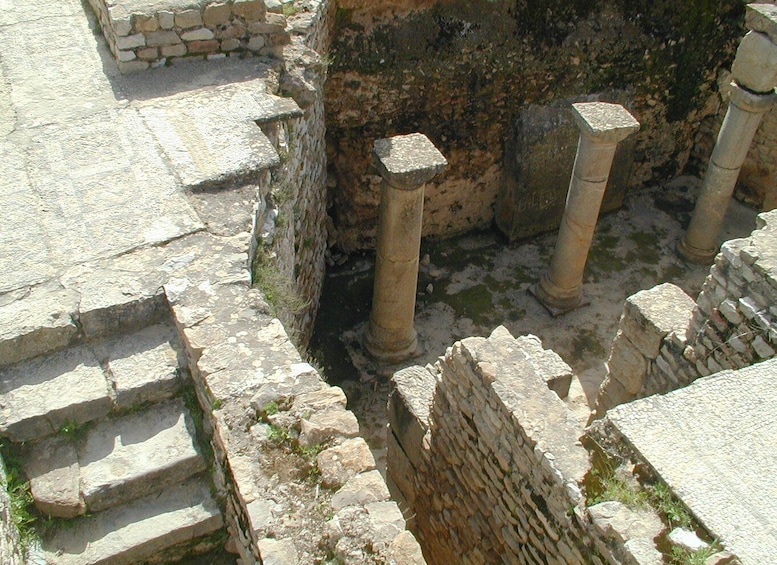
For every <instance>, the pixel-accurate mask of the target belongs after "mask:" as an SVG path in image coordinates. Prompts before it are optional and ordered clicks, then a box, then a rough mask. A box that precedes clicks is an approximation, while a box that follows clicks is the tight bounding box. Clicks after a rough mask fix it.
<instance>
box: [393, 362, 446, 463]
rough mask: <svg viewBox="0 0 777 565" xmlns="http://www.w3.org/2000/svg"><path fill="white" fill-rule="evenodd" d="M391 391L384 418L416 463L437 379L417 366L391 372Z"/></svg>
mask: <svg viewBox="0 0 777 565" xmlns="http://www.w3.org/2000/svg"><path fill="white" fill-rule="evenodd" d="M391 379H392V381H393V382H394V386H395V389H394V392H392V393H391V396H389V401H388V421H389V425H390V427H391V432H392V433H393V434H394V436H396V440H397V442H398V443H399V445H401V446H402V449H403V450H404V451H405V452H406V453H407V457H408V458H409V460H410V462H411V463H412V464H413V465H418V464H420V460H421V451H422V444H423V439H424V435H425V434H426V432H427V430H428V429H429V411H430V410H431V406H432V401H433V399H434V391H435V388H436V387H437V380H436V378H435V376H434V374H432V373H431V372H429V370H427V369H426V368H424V367H419V366H418V365H412V366H410V367H406V368H404V369H401V370H399V371H397V372H396V373H394V376H393V377H392V378H391Z"/></svg>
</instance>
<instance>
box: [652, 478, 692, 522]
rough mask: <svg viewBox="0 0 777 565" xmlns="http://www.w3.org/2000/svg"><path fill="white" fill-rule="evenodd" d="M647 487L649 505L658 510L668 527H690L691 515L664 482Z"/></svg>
mask: <svg viewBox="0 0 777 565" xmlns="http://www.w3.org/2000/svg"><path fill="white" fill-rule="evenodd" d="M648 489H649V500H650V504H651V506H653V507H654V508H655V509H656V510H658V512H659V513H660V514H661V515H662V517H663V518H664V520H665V521H666V523H667V524H669V527H670V528H677V527H681V528H686V529H692V527H693V519H692V518H691V515H690V514H688V511H687V510H686V509H685V506H683V504H682V502H680V501H679V500H677V499H676V498H675V497H674V495H673V494H672V492H671V491H670V490H669V487H668V486H666V484H664V483H655V484H654V485H651V486H649V487H648Z"/></svg>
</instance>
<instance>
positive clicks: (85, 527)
mask: <svg viewBox="0 0 777 565" xmlns="http://www.w3.org/2000/svg"><path fill="white" fill-rule="evenodd" d="M210 491H211V489H210V482H209V481H208V480H207V479H206V478H205V477H204V476H202V475H199V476H196V477H193V478H191V479H189V480H187V481H185V482H183V483H181V484H180V485H175V486H171V487H169V488H165V489H163V490H161V491H159V492H158V493H155V494H152V495H150V496H146V497H144V498H141V499H138V500H134V501H132V502H131V503H128V504H126V505H124V506H120V507H115V508H111V509H108V510H105V511H103V512H99V513H97V514H93V515H91V516H88V517H82V518H78V519H76V520H73V521H71V522H70V523H68V524H66V525H64V526H63V527H60V528H59V529H58V530H56V531H55V532H54V533H53V534H52V535H51V536H50V537H48V538H47V539H45V540H44V541H43V549H44V552H45V557H46V560H47V562H48V563H49V565H101V564H105V565H108V564H110V565H124V564H128V563H140V562H152V561H154V558H155V557H157V556H159V555H160V554H163V552H164V553H165V554H166V553H168V552H169V551H170V548H173V547H175V546H177V545H180V544H185V545H186V546H187V547H188V546H190V545H191V544H192V543H193V542H194V541H195V540H196V539H197V538H201V537H203V536H207V535H209V534H213V533H215V532H217V531H218V530H219V529H221V528H222V527H223V519H222V515H221V512H220V510H219V507H218V505H217V504H216V501H215V500H214V499H213V496H212V495H211V492H210Z"/></svg>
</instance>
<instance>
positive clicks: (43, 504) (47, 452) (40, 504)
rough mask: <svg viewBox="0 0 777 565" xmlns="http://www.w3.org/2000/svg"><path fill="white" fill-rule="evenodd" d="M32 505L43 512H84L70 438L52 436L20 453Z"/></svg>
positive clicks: (61, 514) (65, 514)
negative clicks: (28, 484)
mask: <svg viewBox="0 0 777 565" xmlns="http://www.w3.org/2000/svg"><path fill="white" fill-rule="evenodd" d="M22 467H23V469H24V474H25V475H26V476H27V478H28V479H29V481H30V490H31V491H32V497H33V499H34V500H35V507H36V508H37V509H38V510H40V511H41V512H42V513H43V514H45V515H47V516H53V517H55V518H75V517H76V516H79V515H81V514H83V513H84V512H86V506H85V505H84V501H83V499H82V498H81V493H80V489H79V484H80V483H79V466H78V456H77V454H76V448H75V445H74V443H73V441H72V440H71V439H70V438H66V437H61V436H54V437H51V438H46V439H44V440H43V441H41V442H39V443H36V444H35V445H33V446H32V447H31V448H30V449H29V451H27V452H26V453H25V454H24V455H23V457H22Z"/></svg>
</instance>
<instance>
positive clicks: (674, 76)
mask: <svg viewBox="0 0 777 565" xmlns="http://www.w3.org/2000/svg"><path fill="white" fill-rule="evenodd" d="M742 15H743V4H742V3H741V2H735V1H730V0H720V1H718V0H693V1H691V2H686V3H683V5H682V6H681V7H680V8H679V9H678V8H677V6H676V4H674V3H669V2H663V1H662V2H621V1H617V0H616V1H612V2H604V3H593V2H591V3H588V2H575V3H572V2H567V3H561V4H558V3H556V2H547V1H545V0H539V1H536V2H512V1H507V0H496V1H485V0H483V1H480V2H464V1H458V0H454V1H451V2H438V3H432V2H407V1H399V0H397V1H396V2H381V3H374V2H364V1H350V2H347V3H340V7H339V9H338V11H337V14H336V18H335V19H336V23H335V33H334V38H333V45H332V50H331V56H330V59H331V61H332V64H331V66H330V73H329V80H328V83H327V88H326V109H327V129H328V133H327V142H328V151H329V157H330V170H331V173H332V176H333V179H334V181H333V182H336V186H335V187H334V189H333V192H332V196H331V210H330V213H331V215H332V218H333V220H334V225H335V227H336V230H335V231H333V233H332V242H333V243H334V244H336V245H338V246H339V247H341V248H342V249H344V250H346V251H348V250H353V249H364V248H370V247H371V246H372V245H373V244H374V238H375V233H376V231H375V230H376V217H377V203H378V184H379V181H378V177H377V175H375V174H374V172H372V171H371V170H370V159H369V148H370V147H371V145H372V141H373V140H374V139H377V138H383V137H389V136H392V135H396V134H404V133H409V132H415V131H419V132H421V133H424V134H426V135H427V136H428V137H429V138H430V139H431V140H432V142H433V143H434V144H435V146H437V147H438V148H439V149H440V151H441V152H442V153H443V155H445V157H446V158H447V159H448V162H449V163H450V166H449V169H448V170H447V172H446V174H445V175H443V176H441V177H440V178H439V179H436V180H435V181H434V182H431V183H429V185H428V186H427V191H426V194H427V198H426V203H425V217H424V234H425V235H427V236H449V235H452V234H455V233H461V232H465V231H468V230H472V229H477V228H486V227H488V226H490V225H491V222H492V220H493V217H494V211H493V207H494V202H495V199H496V196H497V193H498V191H499V188H500V184H501V182H502V177H503V163H504V157H505V144H506V142H507V140H508V137H509V135H510V131H511V129H512V128H513V124H514V123H515V121H516V119H517V118H518V117H519V114H520V112H521V111H522V110H523V109H526V108H528V107H530V105H535V106H537V107H540V108H543V107H545V106H552V105H553V104H554V103H556V102H559V101H561V100H564V99H570V98H574V97H578V96H586V95H591V94H597V93H598V94H602V93H607V92H612V91H614V90H619V91H623V92H628V93H629V98H630V103H629V105H628V109H629V110H630V111H632V113H633V114H634V115H635V116H636V118H637V119H638V120H639V121H640V123H641V124H642V128H641V130H640V132H639V134H638V136H637V138H636V140H635V147H634V168H633V172H632V180H631V183H630V184H631V186H633V187H638V186H642V185H645V184H647V183H655V182H660V181H662V180H664V179H669V178H672V177H674V176H675V175H676V174H677V173H679V172H680V171H682V169H683V167H684V166H685V163H686V161H687V159H688V155H689V153H690V150H691V147H692V145H693V139H694V135H695V133H696V130H697V128H698V125H699V123H700V121H701V120H702V119H703V118H704V116H705V115H707V114H709V113H712V112H714V110H715V107H714V104H712V105H711V104H709V103H708V102H709V101H710V99H711V97H714V96H717V94H716V93H715V81H716V76H717V70H718V69H719V68H720V67H721V66H722V67H724V68H727V67H728V66H729V65H730V61H731V59H732V56H733V52H734V49H735V47H736V45H737V43H738V41H739V39H740V38H741V36H742V30H741V20H742ZM613 101H618V102H619V101H620V100H613ZM713 101H714V100H713ZM567 186H568V185H567V183H561V184H560V186H559V187H558V191H559V193H560V194H561V195H562V196H560V197H558V198H545V199H544V200H547V201H548V202H549V203H550V204H552V205H554V206H555V204H556V203H557V201H559V200H560V201H562V202H563V194H564V193H565V191H566V189H567ZM528 196H532V195H528ZM537 201H538V205H537V209H536V214H535V215H536V216H540V215H542V213H543V212H544V211H545V208H544V207H543V199H541V198H537ZM542 229H554V227H553V226H550V227H548V226H543V227H542Z"/></svg>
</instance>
